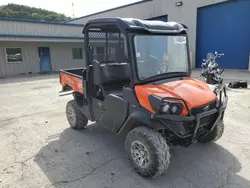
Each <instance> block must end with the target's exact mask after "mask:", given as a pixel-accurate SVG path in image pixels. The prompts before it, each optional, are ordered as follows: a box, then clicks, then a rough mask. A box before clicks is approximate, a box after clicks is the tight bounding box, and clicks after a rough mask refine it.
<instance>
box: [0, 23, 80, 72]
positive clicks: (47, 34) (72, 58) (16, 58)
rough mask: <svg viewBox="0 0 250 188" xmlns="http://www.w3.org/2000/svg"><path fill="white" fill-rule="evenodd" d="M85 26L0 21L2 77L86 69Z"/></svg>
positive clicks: (0, 64) (0, 70)
mask: <svg viewBox="0 0 250 188" xmlns="http://www.w3.org/2000/svg"><path fill="white" fill-rule="evenodd" d="M82 30H83V25H82V24H74V23H52V22H41V21H33V20H20V19H8V18H0V77H4V76H9V75H19V74H33V73H39V72H42V73H46V72H52V71H58V70H60V69H64V68H74V67H82V66H84V60H83V59H84V54H83V53H84V51H83V46H84V43H83V42H84V40H83V35H82Z"/></svg>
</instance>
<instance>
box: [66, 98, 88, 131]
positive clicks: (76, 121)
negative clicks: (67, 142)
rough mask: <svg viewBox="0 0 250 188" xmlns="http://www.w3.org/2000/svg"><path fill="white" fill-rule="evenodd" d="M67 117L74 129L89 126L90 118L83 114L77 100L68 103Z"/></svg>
mask: <svg viewBox="0 0 250 188" xmlns="http://www.w3.org/2000/svg"><path fill="white" fill-rule="evenodd" d="M66 115H67V119H68V122H69V124H70V126H71V128H72V129H83V128H84V127H86V126H87V124H88V118H87V117H86V116H85V115H84V114H83V113H82V111H81V110H80V108H79V106H78V105H77V104H76V102H75V100H71V101H69V102H68V103H67V106H66Z"/></svg>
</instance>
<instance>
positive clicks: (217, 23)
mask: <svg viewBox="0 0 250 188" xmlns="http://www.w3.org/2000/svg"><path fill="white" fill-rule="evenodd" d="M211 51H218V52H219V53H225V56H223V57H221V58H220V59H219V60H218V62H219V65H220V66H221V67H222V68H229V69H247V68H248V63H249V52H250V0H234V1H230V2H226V3H220V4H216V5H212V6H208V7H203V8H199V9H198V15H197V43H196V67H200V65H201V62H202V59H203V58H205V57H206V54H207V53H208V52H211Z"/></svg>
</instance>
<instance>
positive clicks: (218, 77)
mask: <svg viewBox="0 0 250 188" xmlns="http://www.w3.org/2000/svg"><path fill="white" fill-rule="evenodd" d="M221 56H224V54H219V53H218V52H215V53H208V54H207V59H203V63H202V64H201V67H202V72H201V76H202V77H204V78H205V80H204V81H205V82H206V83H207V84H212V85H215V84H222V82H223V75H222V73H223V72H224V69H220V68H219V65H218V63H217V61H216V59H217V58H220V57H221Z"/></svg>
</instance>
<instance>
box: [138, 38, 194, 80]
mask: <svg viewBox="0 0 250 188" xmlns="http://www.w3.org/2000/svg"><path fill="white" fill-rule="evenodd" d="M134 43H135V49H136V50H135V52H136V54H135V55H136V63H137V68H138V76H139V78H140V79H141V80H144V79H147V78H150V77H155V76H157V75H160V74H168V73H186V72H188V68H189V67H188V55H187V44H186V37H185V36H167V35H137V36H135V38H134Z"/></svg>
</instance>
